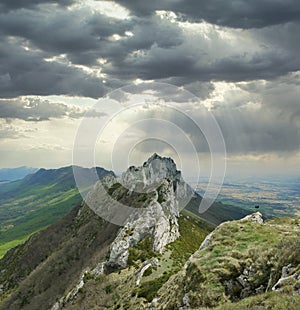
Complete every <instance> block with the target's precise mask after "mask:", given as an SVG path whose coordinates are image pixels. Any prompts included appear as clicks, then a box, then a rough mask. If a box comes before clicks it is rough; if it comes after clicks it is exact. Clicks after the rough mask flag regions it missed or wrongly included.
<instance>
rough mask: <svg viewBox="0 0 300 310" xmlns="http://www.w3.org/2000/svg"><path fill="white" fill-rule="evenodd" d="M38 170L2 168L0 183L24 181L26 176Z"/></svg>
mask: <svg viewBox="0 0 300 310" xmlns="http://www.w3.org/2000/svg"><path fill="white" fill-rule="evenodd" d="M37 170H38V168H32V167H26V166H22V167H18V168H2V169H0V182H10V181H15V180H20V179H23V178H24V177H25V176H26V175H28V174H31V173H34V172H36V171H37Z"/></svg>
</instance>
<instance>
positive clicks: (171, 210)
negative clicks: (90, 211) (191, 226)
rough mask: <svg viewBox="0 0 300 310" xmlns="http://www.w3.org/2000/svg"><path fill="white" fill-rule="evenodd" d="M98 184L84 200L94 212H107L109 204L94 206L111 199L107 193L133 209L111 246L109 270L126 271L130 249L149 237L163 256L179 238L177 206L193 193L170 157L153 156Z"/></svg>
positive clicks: (154, 248)
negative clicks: (92, 207)
mask: <svg viewBox="0 0 300 310" xmlns="http://www.w3.org/2000/svg"><path fill="white" fill-rule="evenodd" d="M101 185H104V186H100V185H99V184H98V185H96V187H95V190H94V191H93V192H91V193H89V195H88V197H87V200H86V202H87V204H88V205H93V206H96V208H97V212H99V213H106V214H107V213H108V212H109V209H108V208H107V206H108V202H107V203H105V204H103V203H102V204H101V205H100V204H98V203H97V201H102V202H103V200H104V201H105V199H110V198H108V197H107V193H109V195H110V197H112V198H113V199H114V201H116V202H117V203H120V204H122V205H125V208H126V207H130V208H135V209H136V211H135V210H134V209H133V210H131V212H130V213H128V218H127V219H126V221H125V223H124V224H125V225H124V227H123V228H122V229H120V231H119V233H118V236H117V237H116V239H115V240H114V242H113V243H112V246H111V252H110V257H109V260H108V262H107V266H108V267H115V268H125V267H126V265H127V260H128V256H129V249H130V248H132V247H134V246H135V245H136V244H138V243H139V242H140V241H141V240H143V239H145V238H150V240H151V242H152V249H153V250H154V251H155V252H158V253H162V251H163V249H164V247H165V246H166V245H167V244H169V243H171V242H173V241H175V240H176V239H177V238H178V237H179V236H180V234H179V226H178V217H179V211H180V203H182V202H183V201H185V200H189V199H191V197H192V196H193V195H194V192H193V190H192V188H191V187H190V186H189V185H188V184H186V183H185V182H184V180H183V178H182V176H181V172H180V171H178V170H177V169H176V164H175V163H174V161H173V160H172V159H171V158H165V157H160V156H158V155H157V154H153V155H152V156H151V157H150V158H149V159H148V160H147V161H146V162H145V163H144V164H143V165H142V166H140V167H134V166H132V167H129V168H128V170H127V171H126V172H124V173H123V174H122V176H121V177H119V178H117V177H113V176H109V177H107V178H106V179H104V180H103V181H102V183H101ZM104 191H106V192H104ZM105 197H106V198H105ZM110 203H113V202H110ZM122 205H121V208H122ZM118 206H119V205H118ZM119 210H120V209H119Z"/></svg>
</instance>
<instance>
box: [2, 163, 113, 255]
mask: <svg viewBox="0 0 300 310" xmlns="http://www.w3.org/2000/svg"><path fill="white" fill-rule="evenodd" d="M75 168H76V169H77V170H78V171H79V172H80V173H81V174H82V176H83V177H85V178H86V179H88V178H89V177H91V176H93V175H94V174H95V173H97V175H98V178H99V179H101V178H102V177H104V176H106V175H107V174H113V172H111V171H107V170H105V169H103V168H99V167H97V168H95V169H87V168H80V167H75ZM90 183H92V182H90ZM91 187H92V184H89V186H87V188H91ZM81 200H82V198H81V195H80V194H79V193H78V190H77V187H76V182H75V179H74V176H73V167H72V166H69V167H64V168H60V169H39V170H38V171H37V172H35V173H33V174H29V175H27V176H26V177H25V178H23V179H21V180H17V181H14V182H10V183H5V184H0V256H2V255H3V254H4V253H5V252H6V251H7V249H9V248H10V247H12V246H14V245H16V244H18V243H21V242H23V241H24V240H26V239H27V238H28V237H29V236H30V235H31V234H32V233H34V232H36V231H39V230H40V229H42V228H45V227H46V226H48V225H50V224H52V223H54V222H55V221H57V220H58V219H60V218H61V217H63V216H64V215H66V214H67V213H68V212H70V211H71V210H72V208H74V207H75V206H76V205H78V204H80V203H81Z"/></svg>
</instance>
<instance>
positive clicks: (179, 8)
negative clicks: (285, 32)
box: [116, 0, 300, 29]
mask: <svg viewBox="0 0 300 310" xmlns="http://www.w3.org/2000/svg"><path fill="white" fill-rule="evenodd" d="M116 2H118V3H119V4H121V5H122V6H124V7H126V8H128V9H129V10H130V11H131V12H132V14H134V15H144V16H147V15H151V14H153V12H154V11H156V10H167V11H173V12H175V13H176V14H178V15H179V16H181V18H183V19H186V20H190V21H201V20H205V21H207V22H209V23H212V24H217V25H221V26H226V27H234V28H245V29H248V28H260V27H266V26H270V25H277V24H283V23H287V22H290V21H299V20H300V3H299V1H297V0H278V1H269V0H252V1H246V0H236V1H223V0H211V1H208V0H165V1H159V0H153V1H131V0H117V1H116Z"/></svg>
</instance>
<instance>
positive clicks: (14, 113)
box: [0, 98, 103, 121]
mask: <svg viewBox="0 0 300 310" xmlns="http://www.w3.org/2000/svg"><path fill="white" fill-rule="evenodd" d="M102 115H103V114H100V113H99V112H97V111H95V110H90V109H81V108H79V107H75V106H70V105H67V104H64V103H59V102H50V101H48V100H41V99H39V98H17V99H10V100H7V99H0V118H2V119H7V120H9V119H21V120H24V121H45V120H49V119H52V118H62V117H70V118H80V117H83V116H86V117H96V116H98V117H99V116H102Z"/></svg>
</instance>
